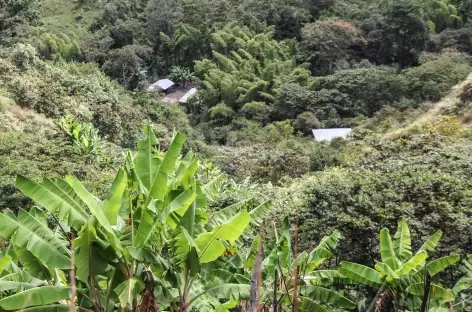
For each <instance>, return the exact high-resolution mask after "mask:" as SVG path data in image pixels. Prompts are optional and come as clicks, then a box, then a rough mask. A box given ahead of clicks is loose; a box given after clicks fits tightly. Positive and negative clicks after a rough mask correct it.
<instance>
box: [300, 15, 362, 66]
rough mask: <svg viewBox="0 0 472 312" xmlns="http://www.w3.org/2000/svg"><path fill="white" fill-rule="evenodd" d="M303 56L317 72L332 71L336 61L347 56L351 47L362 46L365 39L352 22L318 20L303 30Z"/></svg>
mask: <svg viewBox="0 0 472 312" xmlns="http://www.w3.org/2000/svg"><path fill="white" fill-rule="evenodd" d="M302 38H303V41H302V44H301V46H302V47H301V56H302V57H303V59H304V60H306V61H308V62H310V63H311V69H312V71H313V72H316V73H324V74H330V73H332V71H333V69H334V67H335V66H336V62H337V61H339V60H342V59H343V58H346V57H347V56H348V55H349V52H350V49H351V48H355V47H356V46H362V45H363V44H364V39H363V38H362V36H361V33H360V31H359V30H358V29H357V28H356V27H355V26H354V25H352V24H350V23H346V22H338V21H331V20H328V21H317V22H315V23H311V24H307V25H305V27H303V30H302Z"/></svg>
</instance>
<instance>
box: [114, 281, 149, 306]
mask: <svg viewBox="0 0 472 312" xmlns="http://www.w3.org/2000/svg"><path fill="white" fill-rule="evenodd" d="M143 289H144V283H143V282H142V281H140V280H139V279H137V278H130V279H128V280H126V281H124V282H123V283H121V284H120V285H118V286H117V287H116V288H115V293H116V294H117V295H118V298H119V300H120V304H121V307H122V308H126V307H127V306H128V305H129V304H131V303H132V302H133V299H134V298H137V297H138V295H139V294H140V293H141V291H142V290H143Z"/></svg>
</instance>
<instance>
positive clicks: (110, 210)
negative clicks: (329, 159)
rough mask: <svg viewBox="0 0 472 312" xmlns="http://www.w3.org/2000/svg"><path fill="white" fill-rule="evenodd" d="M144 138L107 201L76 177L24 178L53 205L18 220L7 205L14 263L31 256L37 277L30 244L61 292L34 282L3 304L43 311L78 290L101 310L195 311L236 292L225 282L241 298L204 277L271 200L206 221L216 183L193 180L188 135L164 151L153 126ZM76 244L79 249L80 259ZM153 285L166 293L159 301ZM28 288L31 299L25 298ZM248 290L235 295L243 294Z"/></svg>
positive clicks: (29, 189)
mask: <svg viewBox="0 0 472 312" xmlns="http://www.w3.org/2000/svg"><path fill="white" fill-rule="evenodd" d="M144 134H145V138H144V139H143V140H142V141H139V142H138V152H137V154H136V155H132V154H131V153H128V155H127V161H126V165H125V166H124V167H123V168H122V169H120V170H119V171H118V174H117V175H116V177H115V180H114V182H113V185H112V187H111V188H110V190H109V192H108V194H107V196H106V199H105V200H104V201H102V200H99V199H98V198H97V197H95V196H94V195H92V194H91V193H89V191H88V190H87V189H86V188H85V187H84V186H83V185H82V183H81V182H80V181H79V180H78V179H77V178H75V177H74V176H68V177H67V178H66V179H65V180H56V181H51V180H49V179H47V178H45V179H44V180H43V182H42V183H36V182H34V181H32V180H30V179H27V178H25V177H23V176H18V177H17V179H16V184H17V186H18V188H19V189H20V190H21V191H22V192H23V193H24V194H25V195H27V196H29V197H31V199H33V200H34V201H35V202H36V203H37V204H39V205H41V206H42V207H44V209H45V211H44V212H42V211H41V213H40V214H39V215H37V214H34V213H35V212H36V210H35V209H36V208H33V209H32V210H30V213H28V212H26V211H24V210H20V212H19V215H18V218H16V217H15V215H14V214H13V213H12V212H11V211H9V210H7V211H5V212H4V213H3V214H2V215H1V218H2V220H3V222H2V224H3V226H2V227H1V229H0V235H2V236H3V237H4V238H6V239H10V238H12V237H13V238H12V239H11V241H10V248H9V255H10V257H11V258H10V259H13V258H15V259H16V258H17V259H18V260H19V261H20V262H23V264H24V267H25V271H24V272H29V273H30V274H32V275H36V274H35V273H34V272H33V271H32V270H28V266H27V265H26V262H24V261H25V260H23V259H24V258H22V254H21V253H20V248H26V251H27V252H29V253H31V257H32V258H31V259H34V260H35V261H37V262H38V264H39V265H41V267H42V269H43V271H44V272H46V273H47V274H46V276H41V277H39V276H38V278H39V279H43V280H46V281H47V282H49V283H54V284H55V286H54V287H55V288H54V289H52V288H50V287H49V286H44V287H33V288H31V289H29V290H27V291H25V292H22V293H18V294H13V295H11V296H6V297H5V298H3V299H2V300H0V306H2V307H3V308H6V309H19V308H26V307H30V306H36V307H40V306H43V305H47V304H51V303H54V302H57V301H59V300H62V299H69V300H70V301H69V302H70V303H73V298H74V297H75V295H76V294H77V296H78V297H79V298H80V297H81V295H82V294H84V295H85V297H86V298H87V300H86V302H83V301H81V300H79V301H77V303H76V304H77V305H80V306H82V307H93V309H95V310H102V309H104V308H107V309H108V308H111V309H112V310H115V309H118V307H121V308H127V309H133V310H136V309H138V310H143V309H145V310H147V311H149V309H151V310H153V311H154V310H156V309H158V308H164V309H165V308H166V307H168V306H174V305H178V306H180V307H181V309H182V310H188V309H189V307H190V306H191V305H192V304H193V303H194V301H195V300H197V299H199V298H200V297H202V296H204V297H203V298H205V299H206V304H205V306H206V307H205V309H210V308H211V307H212V305H213V307H216V306H215V302H217V300H218V299H219V298H220V297H228V296H229V294H228V291H224V292H221V291H217V288H218V289H221V287H223V286H224V287H226V288H230V289H231V292H232V296H235V292H234V289H235V288H241V287H243V286H241V285H238V284H233V286H230V285H219V286H218V287H215V286H214V285H212V282H213V281H211V280H206V279H203V278H201V276H204V275H206V274H210V271H208V268H207V267H206V266H205V265H206V264H207V263H212V262H215V261H216V260H217V259H218V258H220V257H222V256H223V254H224V253H225V251H226V249H227V248H229V246H234V244H235V242H236V240H238V239H239V237H240V236H241V235H242V234H243V232H244V230H245V228H246V227H247V226H248V225H249V223H250V222H254V223H255V224H256V225H257V224H259V223H260V222H261V218H262V216H263V215H264V212H265V211H267V210H268V209H270V204H269V203H266V204H264V205H262V206H259V207H256V209H254V210H252V211H251V212H248V211H247V210H246V209H241V210H239V211H238V212H237V213H236V214H235V215H234V214H231V215H222V214H220V216H219V218H218V220H219V221H218V222H217V223H216V224H211V225H210V224H208V225H207V222H208V220H212V218H213V215H211V214H208V212H207V200H206V195H205V191H206V190H207V189H208V188H204V187H203V188H202V185H201V182H197V181H196V180H195V177H194V175H195V173H196V171H197V169H198V161H197V160H196V158H195V156H194V155H193V153H191V152H189V153H188V154H187V155H186V156H185V157H181V156H180V153H181V150H182V147H183V145H184V143H185V139H186V138H185V136H184V135H183V134H180V133H177V134H176V135H175V136H174V138H173V140H172V143H171V144H170V146H169V147H168V149H167V152H165V153H163V152H161V151H160V150H159V149H158V148H157V147H156V145H157V143H158V142H157V138H156V136H155V135H154V133H153V132H152V130H151V127H150V126H147V127H146V128H145V130H144ZM45 212H46V213H48V214H50V215H52V216H53V219H54V220H55V224H54V225H53V226H52V227H53V229H49V228H48V225H47V223H45V222H44V220H45V218H44V216H45V214H44V213H45ZM39 216H41V218H39ZM112 225H115V226H114V227H112ZM69 229H73V230H74V233H77V234H76V235H77V236H76V238H75V239H74V240H70V239H69V237H70V236H69V235H70V233H66V232H65V231H66V230H67V231H69ZM12 235H14V236H12ZM66 237H67V239H66ZM69 245H70V246H69ZM70 249H72V250H73V251H74V253H75V260H74V261H73V260H72V256H71V251H70ZM117 263H121V264H119V265H116V264H117ZM71 264H72V265H73V266H74V269H73V270H74V271H75V274H76V277H77V280H76V281H74V283H75V284H74V285H80V286H79V287H77V289H73V290H71V289H70V288H68V287H67V282H65V281H66V280H67V279H66V278H67V277H68V278H69V279H71V278H74V276H73V275H69V272H70V270H69V269H70V266H71ZM143 268H146V269H145V270H143ZM10 273H12V272H10ZM59 276H63V277H64V279H63V280H62V279H58V277H59ZM150 277H153V278H152V279H150ZM100 281H105V282H106V283H100ZM243 288H244V287H243ZM154 289H160V290H165V291H164V292H163V293H162V294H161V295H160V297H159V301H156V298H155V295H154ZM76 292H77V293H76ZM30 293H31V294H34V295H32V296H33V300H30V301H28V300H20V299H19V298H20V297H21V298H22V297H24V296H27V295H28V294H30ZM244 293H246V292H244V291H243V292H240V295H239V296H235V298H236V299H244V297H247V293H246V295H245V294H244ZM211 296H216V298H213V297H211ZM101 297H103V298H106V300H104V301H102V300H101V299H100V298H101ZM88 298H90V299H88ZM138 299H139V300H138ZM138 302H139V305H138ZM200 304H203V302H200Z"/></svg>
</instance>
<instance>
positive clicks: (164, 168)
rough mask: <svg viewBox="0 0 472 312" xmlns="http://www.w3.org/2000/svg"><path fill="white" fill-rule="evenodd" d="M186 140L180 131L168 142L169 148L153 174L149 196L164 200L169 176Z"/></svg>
mask: <svg viewBox="0 0 472 312" xmlns="http://www.w3.org/2000/svg"><path fill="white" fill-rule="evenodd" d="M186 140H187V138H186V137H185V135H184V134H182V133H177V134H176V135H175V136H174V139H173V140H172V143H171V144H170V146H169V149H168V150H167V152H166V154H165V156H164V159H163V160H162V162H161V163H160V165H159V169H158V170H157V173H156V174H155V176H154V179H153V182H152V184H151V188H150V189H149V196H150V197H151V198H154V199H159V200H161V201H164V199H165V198H164V197H165V195H166V193H167V188H168V186H167V184H168V179H169V176H170V175H171V174H172V173H173V172H174V168H175V163H176V162H177V159H178V158H179V155H180V152H181V150H182V147H183V146H184V143H185V141H186Z"/></svg>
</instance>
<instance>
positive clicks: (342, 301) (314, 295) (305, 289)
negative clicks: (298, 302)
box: [300, 285, 356, 309]
mask: <svg viewBox="0 0 472 312" xmlns="http://www.w3.org/2000/svg"><path fill="white" fill-rule="evenodd" d="M300 291H301V292H302V294H303V295H304V296H306V297H309V298H311V299H313V300H316V301H319V302H321V303H323V304H328V305H330V306H335V307H340V308H348V309H353V308H355V307H356V304H355V303H354V302H352V301H351V300H349V299H347V298H346V297H343V296H342V295H340V294H338V293H337V292H335V291H332V290H330V289H327V288H324V287H318V286H311V285H303V286H301V287H300Z"/></svg>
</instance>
